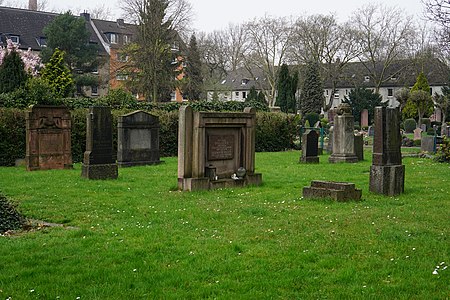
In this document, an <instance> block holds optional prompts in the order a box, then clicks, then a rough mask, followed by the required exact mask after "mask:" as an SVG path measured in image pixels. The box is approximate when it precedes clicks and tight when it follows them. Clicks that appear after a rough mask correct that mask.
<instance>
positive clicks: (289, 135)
mask: <svg viewBox="0 0 450 300" xmlns="http://www.w3.org/2000/svg"><path fill="white" fill-rule="evenodd" d="M87 111H88V110H87V109H86V108H77V109H73V110H71V116H72V140H71V142H72V159H73V161H74V162H81V161H82V160H83V153H84V151H85V147H86V114H87ZM131 111H133V110H132V109H120V110H112V114H113V127H112V128H113V142H114V145H115V147H117V119H118V116H120V115H123V114H125V113H128V112H131ZM147 112H149V113H151V114H153V115H157V116H158V117H159V121H160V142H159V144H160V154H161V156H163V157H167V156H176V155H177V152H178V111H177V110H171V111H166V110H151V111H148V110H147ZM256 123H257V127H256V145H255V146H256V151H259V152H261V151H284V150H286V149H292V148H294V146H295V145H294V142H295V140H296V137H297V133H298V126H299V124H300V120H299V118H298V117H296V116H291V115H286V114H283V113H269V112H257V114H256ZM25 138H26V133H25V110H20V109H15V108H0V166H12V165H14V163H15V160H16V159H19V158H24V157H25Z"/></svg>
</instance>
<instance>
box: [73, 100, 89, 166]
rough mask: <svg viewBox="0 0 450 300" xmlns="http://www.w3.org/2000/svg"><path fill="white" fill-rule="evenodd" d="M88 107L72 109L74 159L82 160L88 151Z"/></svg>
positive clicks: (75, 160) (76, 160)
mask: <svg viewBox="0 0 450 300" xmlns="http://www.w3.org/2000/svg"><path fill="white" fill-rule="evenodd" d="M87 112H88V110H87V109H86V108H78V109H75V110H71V111H70V114H71V118H72V141H71V143H72V161H73V162H82V161H83V155H84V151H86V121H87V120H86V114H87Z"/></svg>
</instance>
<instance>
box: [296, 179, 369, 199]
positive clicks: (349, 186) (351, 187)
mask: <svg viewBox="0 0 450 300" xmlns="http://www.w3.org/2000/svg"><path fill="white" fill-rule="evenodd" d="M361 195H362V191H361V190H360V189H356V188H355V184H354V183H349V182H335V181H319V180H316V181H312V182H311V187H304V188H303V197H304V198H312V199H321V198H330V199H333V200H336V201H349V200H361Z"/></svg>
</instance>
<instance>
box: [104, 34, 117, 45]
mask: <svg viewBox="0 0 450 300" xmlns="http://www.w3.org/2000/svg"><path fill="white" fill-rule="evenodd" d="M106 37H107V38H108V40H109V42H110V43H111V44H117V34H115V33H112V32H110V33H107V34H106Z"/></svg>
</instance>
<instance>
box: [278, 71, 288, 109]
mask: <svg viewBox="0 0 450 300" xmlns="http://www.w3.org/2000/svg"><path fill="white" fill-rule="evenodd" d="M290 86H291V80H290V76H289V69H288V66H287V65H286V64H283V65H281V67H280V71H279V72H278V80H277V100H276V105H277V106H279V107H280V109H281V111H282V112H288V105H289V103H288V102H289V94H290Z"/></svg>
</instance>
